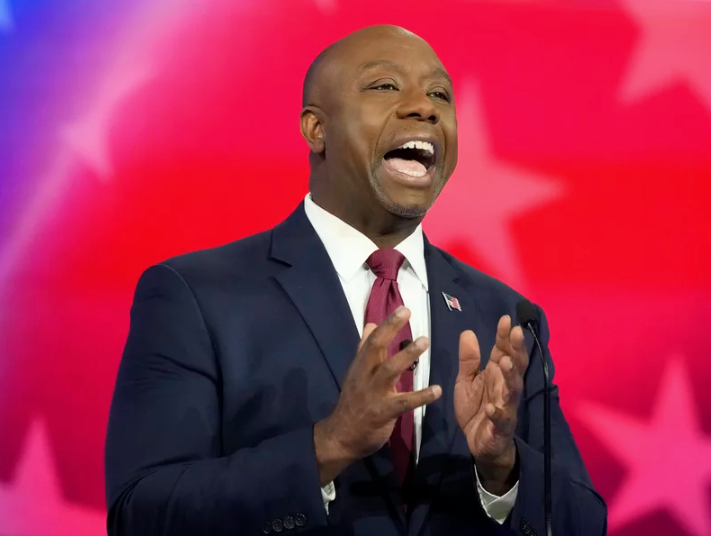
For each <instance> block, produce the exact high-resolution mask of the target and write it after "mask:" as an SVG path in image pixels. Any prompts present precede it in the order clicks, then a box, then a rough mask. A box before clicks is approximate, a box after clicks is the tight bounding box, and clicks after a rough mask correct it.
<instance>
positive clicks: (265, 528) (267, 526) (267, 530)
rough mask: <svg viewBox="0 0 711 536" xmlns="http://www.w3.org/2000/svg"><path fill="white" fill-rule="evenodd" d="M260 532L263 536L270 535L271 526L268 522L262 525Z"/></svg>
mask: <svg viewBox="0 0 711 536" xmlns="http://www.w3.org/2000/svg"><path fill="white" fill-rule="evenodd" d="M262 532H263V533H264V534H271V532H272V524H271V523H269V521H266V522H265V523H264V525H262Z"/></svg>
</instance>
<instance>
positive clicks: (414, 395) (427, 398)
mask: <svg viewBox="0 0 711 536" xmlns="http://www.w3.org/2000/svg"><path fill="white" fill-rule="evenodd" d="M440 396H442V388H441V387H440V386H439V385H430V386H429V387H428V388H427V389H422V390H420V391H414V392H411V393H398V394H397V395H395V396H393V398H392V400H391V402H390V405H389V408H388V411H389V413H390V418H396V417H399V416H400V415H402V414H403V413H407V412H408V411H412V410H413V409H415V408H419V407H420V406H425V405H427V404H431V403H432V402H434V401H435V400H437V399H438V398H439V397H440Z"/></svg>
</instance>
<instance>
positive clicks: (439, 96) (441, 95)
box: [430, 91, 449, 102]
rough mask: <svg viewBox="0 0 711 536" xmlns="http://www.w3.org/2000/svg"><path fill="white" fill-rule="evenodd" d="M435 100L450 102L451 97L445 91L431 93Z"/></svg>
mask: <svg viewBox="0 0 711 536" xmlns="http://www.w3.org/2000/svg"><path fill="white" fill-rule="evenodd" d="M430 95H432V96H433V97H434V98H436V99H440V100H443V101H446V102H449V95H448V94H447V93H445V92H444V91H433V92H431V93H430Z"/></svg>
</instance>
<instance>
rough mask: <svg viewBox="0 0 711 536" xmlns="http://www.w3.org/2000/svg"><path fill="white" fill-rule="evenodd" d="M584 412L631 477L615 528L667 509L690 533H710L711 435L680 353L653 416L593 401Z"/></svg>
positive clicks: (615, 512) (614, 516) (613, 513)
mask: <svg viewBox="0 0 711 536" xmlns="http://www.w3.org/2000/svg"><path fill="white" fill-rule="evenodd" d="M579 415H580V417H581V418H582V420H583V421H584V422H585V423H586V424H587V425H588V426H589V427H590V430H592V432H593V433H594V434H596V435H597V437H598V438H599V439H600V440H601V441H602V442H603V443H604V444H605V446H606V447H607V448H608V449H609V450H610V452H611V453H612V454H613V455H614V456H615V457H616V458H618V459H619V460H620V461H621V462H622V463H624V464H625V465H626V466H627V470H628V475H627V479H626V480H625V482H624V483H623V484H622V487H621V489H620V490H619V491H618V493H617V495H616V497H615V500H614V503H613V504H612V505H611V507H610V513H609V522H610V527H611V528H619V527H621V526H622V525H624V524H626V523H629V522H631V521H632V520H634V519H637V518H640V517H643V516H645V515H646V514H648V513H650V512H652V511H654V510H657V509H665V510H667V511H668V512H669V513H670V514H671V515H672V516H673V517H674V518H675V519H676V521H677V523H678V524H679V525H680V526H681V527H684V528H685V529H686V531H688V533H689V534H693V535H695V536H708V535H709V534H711V518H710V514H711V512H708V509H707V506H708V503H707V490H708V486H709V484H711V437H709V436H707V435H704V433H703V432H702V430H701V426H700V424H699V417H698V415H697V412H696V407H695V404H694V401H693V397H692V385H691V381H690V379H689V375H688V373H687V371H686V369H685V367H684V364H683V361H682V359H681V357H679V356H673V357H672V359H670V361H669V365H668V368H667V370H666V373H665V374H664V376H663V380H662V386H661V391H660V393H659V395H658V397H657V400H656V403H655V404H654V407H653V409H652V415H651V417H650V418H649V419H648V420H643V419H639V418H637V417H632V416H630V415H626V414H624V413H622V412H620V411H618V410H611V409H607V408H604V407H602V406H600V405H598V404H594V403H586V404H584V405H582V407H581V411H580V412H579Z"/></svg>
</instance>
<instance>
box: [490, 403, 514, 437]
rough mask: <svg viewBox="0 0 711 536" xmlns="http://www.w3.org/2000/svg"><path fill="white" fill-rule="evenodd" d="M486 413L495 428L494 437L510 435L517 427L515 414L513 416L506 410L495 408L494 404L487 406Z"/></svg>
mask: <svg viewBox="0 0 711 536" xmlns="http://www.w3.org/2000/svg"><path fill="white" fill-rule="evenodd" d="M485 412H486V416H487V417H488V418H489V420H490V421H491V423H492V424H493V426H494V429H493V433H494V435H506V434H510V433H511V431H512V430H513V429H514V428H515V426H516V415H515V413H514V414H512V413H511V412H510V411H508V410H506V409H504V408H501V407H498V406H495V405H494V404H487V405H486V409H485Z"/></svg>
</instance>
